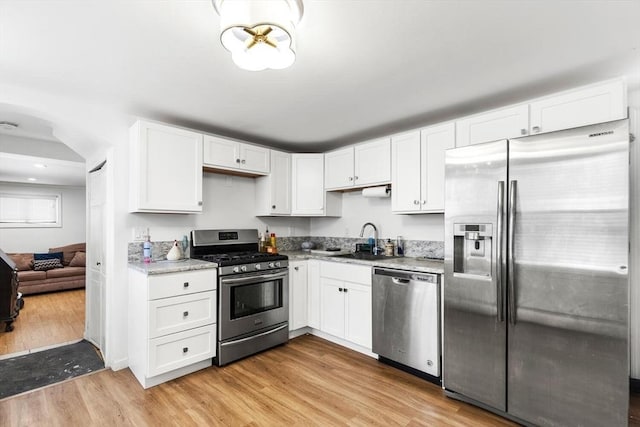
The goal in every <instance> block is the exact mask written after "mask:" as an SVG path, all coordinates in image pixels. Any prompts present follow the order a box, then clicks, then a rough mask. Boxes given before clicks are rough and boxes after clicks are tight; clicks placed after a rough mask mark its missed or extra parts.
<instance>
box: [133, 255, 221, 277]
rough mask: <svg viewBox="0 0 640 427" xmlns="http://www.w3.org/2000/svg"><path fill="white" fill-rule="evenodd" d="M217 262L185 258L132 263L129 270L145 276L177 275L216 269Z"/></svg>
mask: <svg viewBox="0 0 640 427" xmlns="http://www.w3.org/2000/svg"><path fill="white" fill-rule="evenodd" d="M217 266H218V264H216V263H215V262H208V261H201V260H199V259H191V258H184V259H180V260H178V261H166V260H165V261H153V262H150V263H144V262H130V263H129V268H131V269H134V270H137V271H140V272H142V273H144V274H149V275H150V274H164V273H176V272H179V271H192V270H203V269H207V268H216V267H217Z"/></svg>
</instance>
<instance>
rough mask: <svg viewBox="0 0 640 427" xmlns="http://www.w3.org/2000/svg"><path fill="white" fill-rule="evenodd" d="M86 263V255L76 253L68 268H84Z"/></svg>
mask: <svg viewBox="0 0 640 427" xmlns="http://www.w3.org/2000/svg"><path fill="white" fill-rule="evenodd" d="M86 263H87V254H85V253H84V252H76V254H75V255H74V256H73V259H72V260H71V262H70V263H69V267H84V266H85V265H86Z"/></svg>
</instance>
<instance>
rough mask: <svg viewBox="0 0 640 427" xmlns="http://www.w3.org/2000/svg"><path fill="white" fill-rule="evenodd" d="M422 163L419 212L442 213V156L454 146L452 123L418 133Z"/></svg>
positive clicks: (454, 131) (453, 125)
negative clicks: (420, 140)
mask: <svg viewBox="0 0 640 427" xmlns="http://www.w3.org/2000/svg"><path fill="white" fill-rule="evenodd" d="M420 136H421V138H422V142H421V147H420V152H421V157H422V159H421V163H422V179H421V183H422V184H421V186H420V187H421V197H420V204H421V208H420V209H421V210H422V211H424V212H444V154H445V151H446V150H447V149H449V148H454V147H455V144H456V128H455V124H454V123H447V124H445V125H441V126H432V127H429V128H426V129H422V131H420Z"/></svg>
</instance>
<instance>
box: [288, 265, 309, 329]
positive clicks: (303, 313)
mask: <svg viewBox="0 0 640 427" xmlns="http://www.w3.org/2000/svg"><path fill="white" fill-rule="evenodd" d="M307 301H308V296H307V262H306V261H290V262H289V330H290V331H294V330H296V329H300V328H304V327H305V326H307V324H308V321H307V304H308V303H307Z"/></svg>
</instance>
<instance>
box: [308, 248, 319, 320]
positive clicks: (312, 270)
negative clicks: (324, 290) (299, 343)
mask: <svg viewBox="0 0 640 427" xmlns="http://www.w3.org/2000/svg"><path fill="white" fill-rule="evenodd" d="M307 323H308V325H309V326H310V327H311V328H314V329H320V261H318V260H315V259H310V260H309V261H307Z"/></svg>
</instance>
